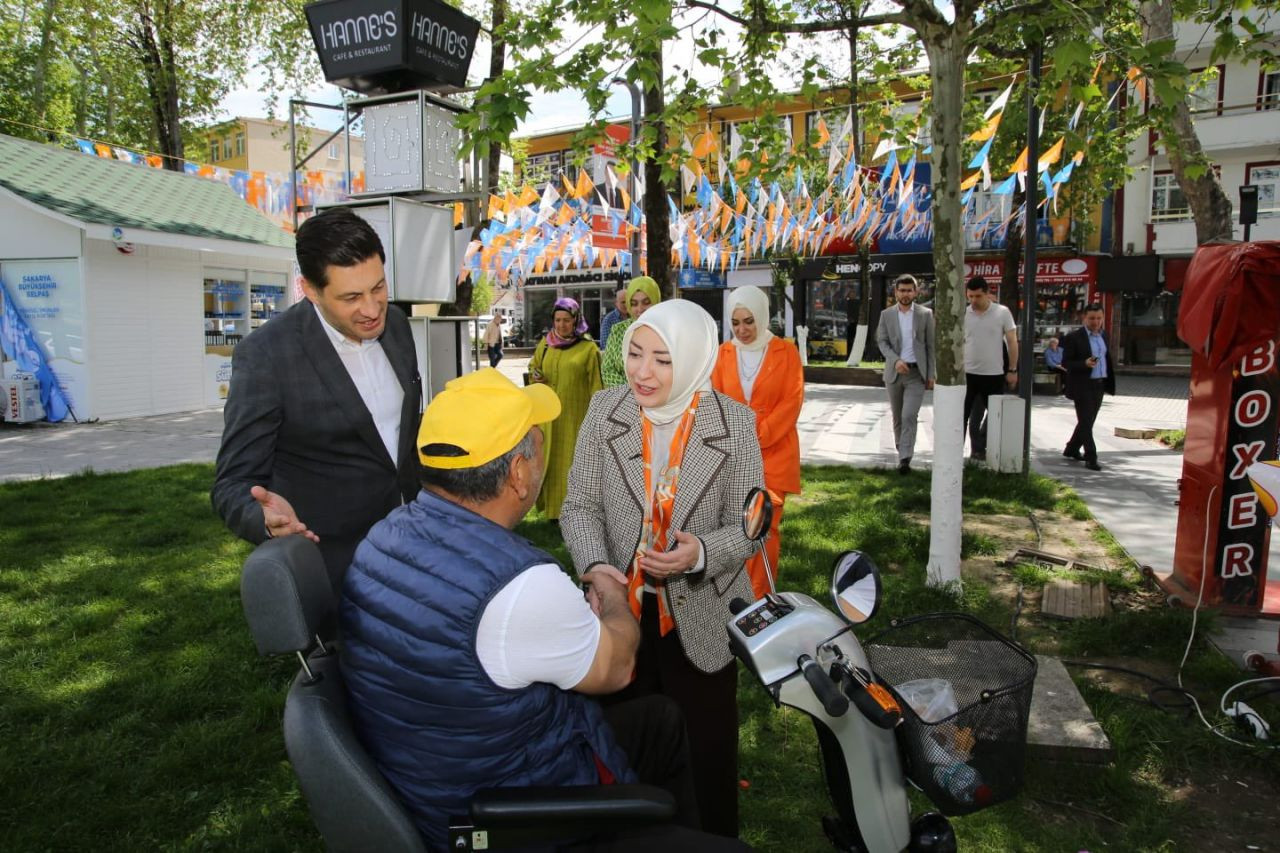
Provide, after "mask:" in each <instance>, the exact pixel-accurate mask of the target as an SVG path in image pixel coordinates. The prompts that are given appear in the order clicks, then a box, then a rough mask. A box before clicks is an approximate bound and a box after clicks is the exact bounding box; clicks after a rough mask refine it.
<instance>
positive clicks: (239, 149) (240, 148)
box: [236, 133, 244, 157]
mask: <svg viewBox="0 0 1280 853" xmlns="http://www.w3.org/2000/svg"><path fill="white" fill-rule="evenodd" d="M236 156H237V157H243V156H244V134H243V133H237V134H236Z"/></svg>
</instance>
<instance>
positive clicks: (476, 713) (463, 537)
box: [340, 368, 746, 851]
mask: <svg viewBox="0 0 1280 853" xmlns="http://www.w3.org/2000/svg"><path fill="white" fill-rule="evenodd" d="M559 414H560V401H559V399H558V398H557V397H556V395H555V392H554V391H552V390H551V388H550V387H549V386H547V385H532V386H529V387H527V388H519V387H517V386H516V385H515V384H513V383H512V382H511V381H510V380H509V379H507V378H506V377H504V376H503V375H502V374H501V373H499V372H498V371H497V370H495V369H493V368H485V369H483V370H479V371H476V372H474V373H471V374H468V375H466V376H463V377H460V378H458V379H454V380H452V381H451V382H449V383H448V384H447V385H446V386H445V390H444V391H442V392H441V393H439V394H437V395H436V396H435V398H434V399H433V400H432V401H431V404H430V405H429V406H428V407H427V409H426V411H425V412H424V413H423V417H422V425H421V427H420V429H419V431H418V454H419V457H420V461H421V462H422V466H423V467H422V483H423V489H422V491H421V492H419V494H418V496H417V498H415V499H414V500H413V502H411V503H409V504H406V505H405V506H403V507H400V508H399V509H397V510H395V511H393V512H392V513H391V514H390V515H389V516H388V517H387V518H386V519H384V520H383V521H381V522H379V523H378V524H376V525H374V527H373V529H372V530H371V531H370V532H369V535H368V537H367V538H366V539H365V541H364V542H362V543H361V544H360V546H359V548H357V549H356V554H355V558H354V560H353V561H352V564H351V568H350V570H349V571H348V572H347V575H346V579H345V582H344V586H343V596H342V605H341V612H340V624H341V628H342V645H341V664H342V672H343V677H344V680H345V683H346V686H347V693H348V698H349V708H350V712H351V718H352V723H353V725H354V726H355V730H356V733H357V735H358V736H359V738H360V740H361V742H362V743H363V744H364V745H365V748H366V749H367V750H368V751H369V754H370V756H371V757H372V758H373V760H374V762H375V763H376V764H377V765H378V768H379V770H381V772H382V773H383V775H384V776H385V777H386V779H387V781H388V782H389V783H390V784H391V786H392V787H393V788H394V789H395V790H396V792H397V794H398V795H399V797H400V799H401V801H402V802H404V804H405V806H406V807H407V808H408V809H409V811H410V813H411V814H412V815H413V817H414V819H415V821H416V822H417V824H418V826H419V828H420V829H421V831H422V833H423V836H424V838H425V839H426V841H427V843H428V847H429V848H430V849H436V848H438V847H443V846H444V841H445V832H446V828H447V826H448V819H449V817H450V816H453V815H459V814H466V813H467V811H466V809H467V803H468V801H469V800H470V799H471V797H472V796H473V795H474V793H475V792H476V791H477V790H479V789H480V788H489V787H508V786H511V787H524V786H564V785H594V784H608V783H612V782H615V781H616V782H633V781H641V782H646V783H649V784H654V785H659V786H662V787H664V788H666V789H667V790H668V791H670V792H671V794H672V796H673V797H674V798H675V800H676V805H677V814H676V821H677V824H669V825H663V826H660V827H653V828H650V829H646V830H643V831H635V832H627V833H612V834H610V835H608V836H606V837H599V836H597V837H594V838H592V839H590V840H589V841H588V842H587V843H586V846H583V847H581V848H578V847H575V848H574V849H584V850H619V849H650V848H654V849H656V848H658V847H662V848H666V849H668V850H690V851H693V850H698V851H702V850H743V849H746V848H744V846H742V845H741V844H740V843H739V842H737V841H736V840H735V839H725V838H720V837H717V836H708V835H704V834H703V833H701V832H698V831H696V830H697V828H698V827H699V826H700V821H699V818H698V807H697V797H696V792H695V791H694V787H693V776H692V772H691V769H690V766H689V760H688V743H687V736H686V733H685V728H684V719H683V717H682V716H681V715H680V712H679V709H678V708H677V707H676V706H675V704H674V703H673V702H671V701H670V700H669V699H667V698H665V697H660V696H659V697H646V698H645V699H640V700H633V701H630V702H621V703H617V704H615V705H612V706H611V707H610V708H608V709H607V710H606V709H603V708H601V706H600V705H599V703H597V702H596V701H595V700H594V699H593V698H591V697H593V696H595V695H600V694H607V693H613V692H616V691H618V690H620V689H622V688H623V687H625V686H626V685H627V684H628V683H629V682H630V681H631V678H632V673H633V671H634V669H635V660H636V650H637V648H638V645H639V640H640V630H639V625H638V623H637V622H636V620H635V617H634V616H632V614H631V610H630V608H629V607H628V605H627V597H626V586H625V585H624V584H622V583H620V582H618V581H617V580H615V579H614V578H613V577H611V576H609V575H606V574H604V573H600V572H594V573H592V574H590V575H588V576H586V577H584V578H583V581H582V582H583V583H584V584H586V585H587V587H588V588H589V590H590V591H591V597H590V600H588V599H587V598H585V597H584V595H583V591H582V589H581V588H580V587H579V586H578V585H577V584H576V583H574V581H572V580H571V579H570V578H569V576H568V575H567V574H566V573H565V572H564V571H563V570H562V569H561V568H560V566H559V565H558V564H557V563H556V561H555V559H554V558H553V557H552V556H551V555H550V554H547V553H546V552H545V551H542V550H541V549H539V548H537V547H536V546H535V545H533V543H531V542H529V541H528V540H527V539H525V538H524V537H523V536H520V535H519V534H517V533H516V532H515V527H516V526H517V525H518V524H519V523H520V521H521V520H522V519H523V518H524V516H525V514H526V513H527V512H528V511H529V510H530V509H531V508H532V506H533V504H534V502H535V501H536V499H537V496H538V491H539V488H540V487H541V484H542V477H543V473H544V470H545V462H544V455H543V433H542V428H541V427H540V426H539V424H545V423H549V422H551V421H553V420H555V418H556V417H558V416H559ZM637 843H640V844H641V847H637V846H636V845H637Z"/></svg>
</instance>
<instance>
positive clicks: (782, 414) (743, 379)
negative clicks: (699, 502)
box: [711, 287, 804, 598]
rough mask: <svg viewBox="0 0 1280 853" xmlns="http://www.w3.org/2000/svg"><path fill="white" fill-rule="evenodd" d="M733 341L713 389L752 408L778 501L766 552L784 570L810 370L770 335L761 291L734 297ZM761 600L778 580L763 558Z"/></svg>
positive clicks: (755, 578) (724, 348)
mask: <svg viewBox="0 0 1280 853" xmlns="http://www.w3.org/2000/svg"><path fill="white" fill-rule="evenodd" d="M729 321H730V323H731V324H732V326H733V336H732V337H731V338H730V339H729V340H727V341H725V342H724V343H722V344H721V345H720V351H719V354H718V356H717V358H716V366H715V370H713V371H712V373H711V387H713V388H715V389H716V390H717V391H719V392H720V393H721V394H724V395H726V396H728V397H732V398H733V399H734V400H737V401H738V402H739V403H744V404H746V405H748V406H750V407H751V410H752V411H753V412H755V413H756V437H757V438H758V439H759V440H760V453H761V455H762V456H763V457H764V485H765V488H767V489H768V490H769V495H770V497H771V498H772V499H773V521H772V523H771V524H770V526H769V537H768V538H767V539H766V540H765V543H764V547H765V550H766V551H767V552H768V555H769V565H770V566H772V567H773V570H774V571H775V572H776V571H777V570H778V554H779V552H780V551H781V548H782V537H781V533H780V532H779V529H778V528H779V526H780V525H781V523H782V507H783V504H784V502H785V501H786V496H787V495H788V494H793V495H794V494H799V493H800V434H799V432H797V431H796V421H798V420H799V419H800V407H801V406H802V405H803V404H804V367H803V366H802V365H801V364H800V352H799V350H797V349H796V347H795V344H793V343H791V342H790V341H785V340H783V339H782V338H780V337H778V336H776V335H775V334H773V332H771V331H770V330H769V296H768V294H767V293H765V292H764V291H763V290H761V289H760V288H758V287H736V288H734V289H733V290H731V291H729ZM747 572H748V574H750V575H751V590H752V592H754V593H755V595H756V598H763V597H764V596H765V594H766V593H770V592H773V591H774V590H775V587H776V583H777V578H770V577H769V575H768V573H767V572H766V571H765V564H764V558H763V557H761V556H760V554H759V553H758V552H757V553H756V554H753V555H752V556H751V559H749V560H747Z"/></svg>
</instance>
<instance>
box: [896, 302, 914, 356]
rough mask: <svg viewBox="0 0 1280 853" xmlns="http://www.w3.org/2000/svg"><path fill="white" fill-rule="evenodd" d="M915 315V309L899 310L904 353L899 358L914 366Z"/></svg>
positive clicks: (899, 327)
mask: <svg viewBox="0 0 1280 853" xmlns="http://www.w3.org/2000/svg"><path fill="white" fill-rule="evenodd" d="M915 314H916V312H915V309H914V308H907V310H906V311H903V310H902V308H901V306H899V308H898V333H899V334H900V335H902V347H901V350H902V351H901V352H899V353H898V358H900V359H902V360H903V361H905V362H906V363H907V364H914V363H915V360H916V338H915Z"/></svg>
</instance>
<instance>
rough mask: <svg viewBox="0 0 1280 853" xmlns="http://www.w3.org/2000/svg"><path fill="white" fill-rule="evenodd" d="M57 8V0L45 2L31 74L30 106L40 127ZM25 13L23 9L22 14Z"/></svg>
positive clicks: (43, 112)
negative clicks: (34, 64) (34, 63)
mask: <svg viewBox="0 0 1280 853" xmlns="http://www.w3.org/2000/svg"><path fill="white" fill-rule="evenodd" d="M57 7H58V2H57V0H45V4H44V17H43V19H42V20H41V22H40V51H39V53H37V54H36V67H35V69H34V70H33V71H32V74H31V77H32V80H31V105H32V106H33V107H34V108H35V110H34V114H35V116H36V118H37V120H38V121H39V123H40V124H41V125H43V124H44V116H45V108H46V107H47V106H48V104H47V103H46V102H45V79H46V78H47V77H48V75H49V55H50V54H51V53H53V19H54V15H55V14H56V13H57ZM25 13H26V10H25V8H24V9H23V14H24V15H25Z"/></svg>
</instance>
